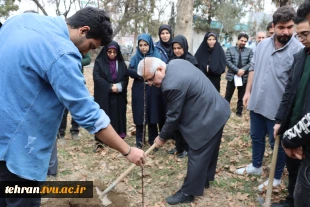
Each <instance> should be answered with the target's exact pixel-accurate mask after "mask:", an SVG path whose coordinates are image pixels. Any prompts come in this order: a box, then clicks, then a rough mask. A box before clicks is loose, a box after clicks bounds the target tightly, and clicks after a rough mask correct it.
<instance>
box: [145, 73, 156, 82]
mask: <svg viewBox="0 0 310 207" xmlns="http://www.w3.org/2000/svg"><path fill="white" fill-rule="evenodd" d="M156 71H157V70H155V72H154V75H153V77H152V78H149V79H147V80H145V81H146V83H148V82H150V81H152V82H153V80H154V78H155V74H156Z"/></svg>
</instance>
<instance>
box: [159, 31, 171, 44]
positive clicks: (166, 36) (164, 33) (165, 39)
mask: <svg viewBox="0 0 310 207" xmlns="http://www.w3.org/2000/svg"><path fill="white" fill-rule="evenodd" d="M160 39H161V41H163V42H168V41H169V40H170V33H169V31H168V30H166V29H163V30H162V31H161V33H160Z"/></svg>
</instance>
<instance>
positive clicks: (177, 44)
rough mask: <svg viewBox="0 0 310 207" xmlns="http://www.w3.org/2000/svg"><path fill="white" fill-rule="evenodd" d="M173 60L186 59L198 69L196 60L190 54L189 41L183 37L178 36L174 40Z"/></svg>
mask: <svg viewBox="0 0 310 207" xmlns="http://www.w3.org/2000/svg"><path fill="white" fill-rule="evenodd" d="M172 49H173V57H172V59H184V60H187V61H189V62H191V63H192V64H193V65H195V66H196V67H198V62H197V60H196V58H195V57H194V56H193V55H192V54H190V53H189V52H188V44H187V39H186V38H185V37H184V36H183V35H177V36H175V37H174V38H173V40H172Z"/></svg>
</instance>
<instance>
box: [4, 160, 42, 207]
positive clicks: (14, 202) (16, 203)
mask: <svg viewBox="0 0 310 207" xmlns="http://www.w3.org/2000/svg"><path fill="white" fill-rule="evenodd" d="M1 181H22V182H25V181H27V182H30V183H32V182H33V186H38V185H39V183H38V182H37V181H30V180H27V179H23V178H21V177H18V176H17V175H15V174H13V173H11V172H10V171H9V170H8V168H7V167H6V163H5V161H0V182H1ZM31 186H32V184H31ZM40 204H41V198H1V197H0V206H1V207H2V206H3V207H6V206H8V207H21V206H22V207H39V206H40Z"/></svg>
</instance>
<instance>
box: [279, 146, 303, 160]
mask: <svg viewBox="0 0 310 207" xmlns="http://www.w3.org/2000/svg"><path fill="white" fill-rule="evenodd" d="M282 147H283V145H282ZM283 149H284V151H285V153H286V155H287V156H288V157H290V158H293V159H298V160H302V159H303V158H304V157H305V155H304V152H303V149H302V147H299V148H296V149H292V148H285V147H283Z"/></svg>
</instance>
